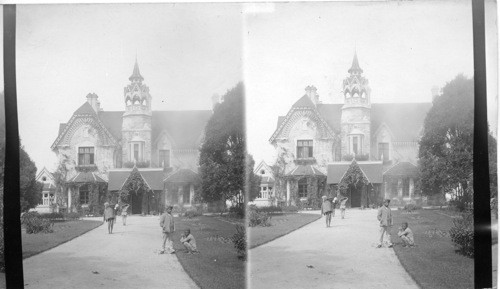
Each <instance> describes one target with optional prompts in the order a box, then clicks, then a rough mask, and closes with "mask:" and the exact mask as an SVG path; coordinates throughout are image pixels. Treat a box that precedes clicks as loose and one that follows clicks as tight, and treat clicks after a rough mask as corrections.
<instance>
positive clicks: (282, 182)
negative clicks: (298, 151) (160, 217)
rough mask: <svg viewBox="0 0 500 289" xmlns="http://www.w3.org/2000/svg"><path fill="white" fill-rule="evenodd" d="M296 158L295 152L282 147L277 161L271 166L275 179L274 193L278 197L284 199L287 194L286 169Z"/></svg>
mask: <svg viewBox="0 0 500 289" xmlns="http://www.w3.org/2000/svg"><path fill="white" fill-rule="evenodd" d="M293 159H294V156H293V154H292V153H291V152H290V151H289V150H287V149H286V148H283V147H282V148H280V150H279V151H278V155H277V157H276V161H275V162H274V164H273V165H272V166H271V170H272V171H273V176H274V180H275V182H276V183H275V184H274V194H275V196H276V197H277V198H279V199H282V200H284V199H285V196H286V179H285V175H286V171H287V166H288V164H290V163H292V162H293Z"/></svg>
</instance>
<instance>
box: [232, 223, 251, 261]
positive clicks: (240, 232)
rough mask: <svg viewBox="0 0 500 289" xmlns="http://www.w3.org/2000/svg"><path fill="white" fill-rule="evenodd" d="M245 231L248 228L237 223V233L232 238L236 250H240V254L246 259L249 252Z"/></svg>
mask: <svg viewBox="0 0 500 289" xmlns="http://www.w3.org/2000/svg"><path fill="white" fill-rule="evenodd" d="M245 232H246V230H245V227H244V226H242V225H236V233H235V234H234V235H233V237H232V238H231V240H232V241H233V244H234V248H236V251H237V252H238V256H239V257H241V258H242V259H246V253H247V239H246V234H245Z"/></svg>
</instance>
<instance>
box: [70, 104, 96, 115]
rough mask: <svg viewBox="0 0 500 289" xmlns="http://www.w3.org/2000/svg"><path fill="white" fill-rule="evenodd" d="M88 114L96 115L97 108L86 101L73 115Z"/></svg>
mask: <svg viewBox="0 0 500 289" xmlns="http://www.w3.org/2000/svg"><path fill="white" fill-rule="evenodd" d="M87 114H90V115H96V113H95V110H94V109H93V108H92V106H91V105H90V103H88V102H85V103H84V104H82V106H80V107H79V108H78V109H77V110H76V111H75V112H74V113H73V115H87Z"/></svg>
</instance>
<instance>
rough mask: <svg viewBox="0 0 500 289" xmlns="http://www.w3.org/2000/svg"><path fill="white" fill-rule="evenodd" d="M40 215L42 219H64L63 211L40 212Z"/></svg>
mask: <svg viewBox="0 0 500 289" xmlns="http://www.w3.org/2000/svg"><path fill="white" fill-rule="evenodd" d="M40 217H41V218H43V219H48V220H51V221H55V220H63V219H64V215H63V213H56V212H54V213H45V214H40Z"/></svg>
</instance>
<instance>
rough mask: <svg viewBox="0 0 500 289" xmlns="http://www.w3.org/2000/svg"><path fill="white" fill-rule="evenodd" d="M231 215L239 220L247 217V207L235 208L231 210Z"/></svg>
mask: <svg viewBox="0 0 500 289" xmlns="http://www.w3.org/2000/svg"><path fill="white" fill-rule="evenodd" d="M229 214H230V215H231V216H234V217H237V218H243V217H245V207H244V206H233V207H231V208H229Z"/></svg>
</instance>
